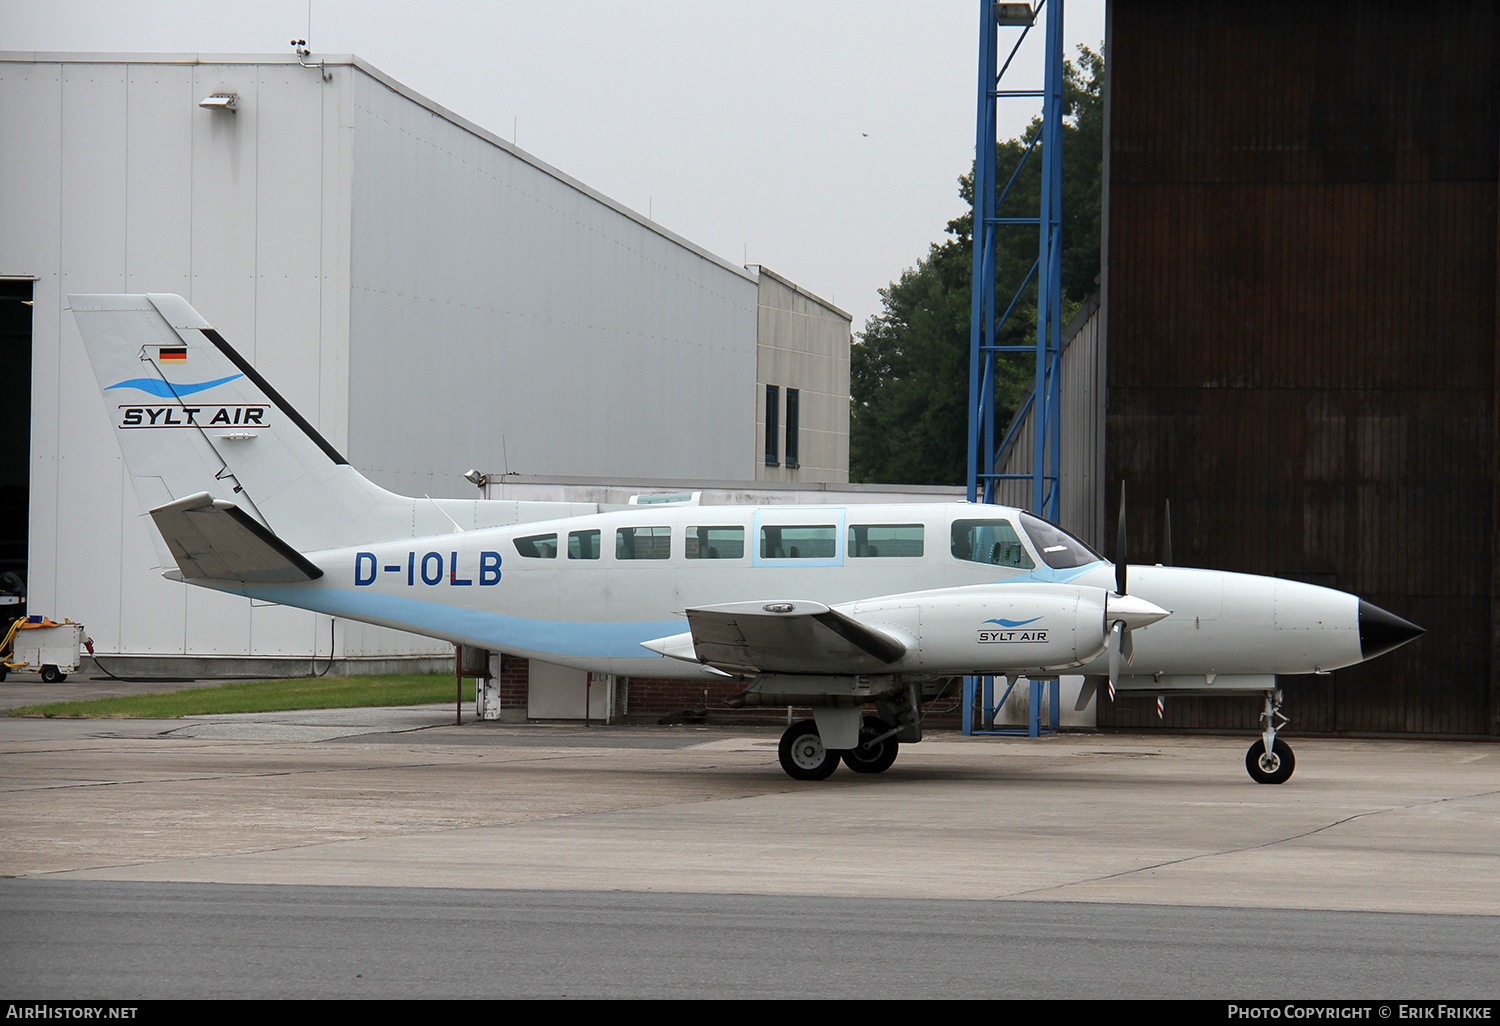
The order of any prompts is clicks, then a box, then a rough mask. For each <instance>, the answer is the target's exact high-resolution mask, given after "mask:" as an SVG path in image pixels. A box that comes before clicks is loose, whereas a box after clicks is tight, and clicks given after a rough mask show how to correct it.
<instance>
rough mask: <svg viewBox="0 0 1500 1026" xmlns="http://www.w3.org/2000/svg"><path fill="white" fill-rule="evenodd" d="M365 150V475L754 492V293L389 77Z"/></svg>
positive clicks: (361, 258)
mask: <svg viewBox="0 0 1500 1026" xmlns="http://www.w3.org/2000/svg"><path fill="white" fill-rule="evenodd" d="M354 146H355V154H356V156H355V167H356V172H355V180H354V196H355V200H354V206H353V215H354V225H353V230H352V236H351V244H352V265H351V281H352V288H351V294H352V302H351V336H352V337H351V348H350V354H351V355H350V360H351V407H350V430H351V445H350V458H351V460H352V461H353V462H354V463H355V464H356V465H358V466H360V467H361V469H365V470H367V471H368V472H370V473H371V476H373V477H375V478H376V479H377V480H379V481H380V483H381V484H383V485H385V486H386V487H389V488H393V489H396V490H399V491H405V492H416V493H423V492H430V493H432V494H466V492H467V486H466V485H465V484H464V483H463V482H462V480H461V478H460V475H461V474H462V472H463V471H464V470H465V469H467V468H468V467H470V466H483V467H487V468H490V469H510V470H512V471H520V472H531V473H549V474H568V475H600V474H640V475H649V476H657V477H662V476H666V477H692V476H706V477H720V478H733V477H746V476H748V471H749V470H750V467H749V465H748V461H747V460H746V458H745V450H744V445H743V436H744V433H745V430H746V429H745V424H746V423H747V422H749V421H750V419H751V418H752V417H753V409H754V407H753V397H751V396H750V395H748V394H747V390H746V389H745V388H744V382H745V381H747V380H753V373H754V317H755V311H754V302H755V286H754V282H753V281H752V280H750V279H749V278H748V277H747V276H746V275H744V274H741V273H737V272H736V271H734V270H731V269H729V268H727V267H725V266H724V265H723V264H722V263H720V262H717V261H715V260H714V259H711V258H708V257H706V256H704V255H702V254H700V253H698V252H695V251H694V250H692V249H691V248H689V247H688V246H685V245H683V244H682V243H680V242H678V241H675V240H673V239H670V238H667V237H666V236H664V235H663V234H661V233H659V232H657V231H655V230H653V229H652V228H650V227H647V226H646V225H643V224H642V223H640V221H638V220H636V219H635V218H633V217H631V216H629V215H627V214H625V213H623V212H621V211H620V210H618V209H616V208H615V207H613V206H612V205H610V204H609V203H608V202H606V201H603V200H602V199H601V198H599V197H597V196H594V195H592V194H590V193H588V192H586V191H585V190H583V189H580V188H578V187H576V186H574V185H572V184H569V183H568V182H565V181H562V180H560V178H559V177H558V176H556V175H554V174H551V173H549V172H547V171H545V170H543V169H542V168H539V167H537V166H535V165H534V164H532V163H530V162H529V161H528V160H526V159H523V158H522V157H521V156H518V155H517V154H516V153H514V152H512V151H511V150H510V149H509V148H508V147H506V146H504V145H503V144H501V143H499V142H498V141H495V140H493V139H490V138H486V137H483V136H480V135H478V134H476V133H475V132H472V131H470V130H468V129H467V128H465V127H463V126H461V125H457V124H454V123H453V122H451V121H449V120H447V119H445V118H442V117H439V116H436V115H435V114H434V113H433V112H432V111H430V110H428V109H427V108H425V107H423V106H422V105H421V104H419V103H416V102H415V101H413V100H411V99H409V98H408V97H405V96H403V95H401V94H399V93H397V92H395V91H393V90H391V89H389V88H387V87H386V86H384V85H383V84H381V83H379V82H378V81H375V80H374V79H364V80H357V81H356V84H355V141H354ZM393 364H395V365H400V366H401V367H402V368H403V372H402V373H401V375H400V376H399V377H396V378H394V379H393V378H392V377H391V376H390V375H388V374H386V373H385V372H384V368H387V367H389V366H392V365H393Z"/></svg>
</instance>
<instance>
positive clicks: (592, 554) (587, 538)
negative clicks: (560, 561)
mask: <svg viewBox="0 0 1500 1026" xmlns="http://www.w3.org/2000/svg"><path fill="white" fill-rule="evenodd" d="M568 558H569V559H598V558H599V532H598V531H570V532H568Z"/></svg>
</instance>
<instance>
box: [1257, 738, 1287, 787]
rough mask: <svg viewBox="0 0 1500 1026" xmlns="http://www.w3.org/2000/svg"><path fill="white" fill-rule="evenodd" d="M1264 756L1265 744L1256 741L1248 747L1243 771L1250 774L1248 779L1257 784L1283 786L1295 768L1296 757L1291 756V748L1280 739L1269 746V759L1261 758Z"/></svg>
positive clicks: (1263, 741)
mask: <svg viewBox="0 0 1500 1026" xmlns="http://www.w3.org/2000/svg"><path fill="white" fill-rule="evenodd" d="M1265 754H1266V742H1265V740H1264V739H1262V740H1258V741H1256V742H1255V744H1253V745H1251V746H1250V750H1249V751H1248V752H1246V753H1245V769H1246V770H1248V771H1249V773H1250V779H1251V780H1253V781H1255V782H1256V783H1257V784H1284V783H1286V782H1287V781H1288V780H1290V779H1291V778H1292V770H1294V769H1296V768H1297V757H1296V756H1294V755H1293V754H1292V746H1291V745H1289V744H1287V743H1286V742H1285V741H1283V740H1281V738H1279V737H1278V738H1277V739H1276V743H1275V744H1273V745H1272V746H1271V755H1270V757H1269V758H1263V756H1265Z"/></svg>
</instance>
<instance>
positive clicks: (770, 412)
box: [766, 385, 781, 467]
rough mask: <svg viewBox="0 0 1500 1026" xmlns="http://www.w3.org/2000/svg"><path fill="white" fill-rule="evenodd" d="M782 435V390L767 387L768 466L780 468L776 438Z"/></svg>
mask: <svg viewBox="0 0 1500 1026" xmlns="http://www.w3.org/2000/svg"><path fill="white" fill-rule="evenodd" d="M780 433H781V388H780V386H777V385H767V386H766V466H768V467H775V466H780V463H781V460H780V451H779V450H778V449H777V447H776V438H777V436H778V435H779V434H780Z"/></svg>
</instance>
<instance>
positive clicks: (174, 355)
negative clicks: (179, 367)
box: [156, 346, 187, 363]
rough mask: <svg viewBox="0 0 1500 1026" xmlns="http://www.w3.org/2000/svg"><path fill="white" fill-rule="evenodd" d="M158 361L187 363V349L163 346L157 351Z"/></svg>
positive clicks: (184, 347)
mask: <svg viewBox="0 0 1500 1026" xmlns="http://www.w3.org/2000/svg"><path fill="white" fill-rule="evenodd" d="M156 359H157V360H158V361H159V362H161V363H187V347H186V346H180V347H176V348H167V347H166V346H163V347H162V348H161V349H158V350H157V351H156Z"/></svg>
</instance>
